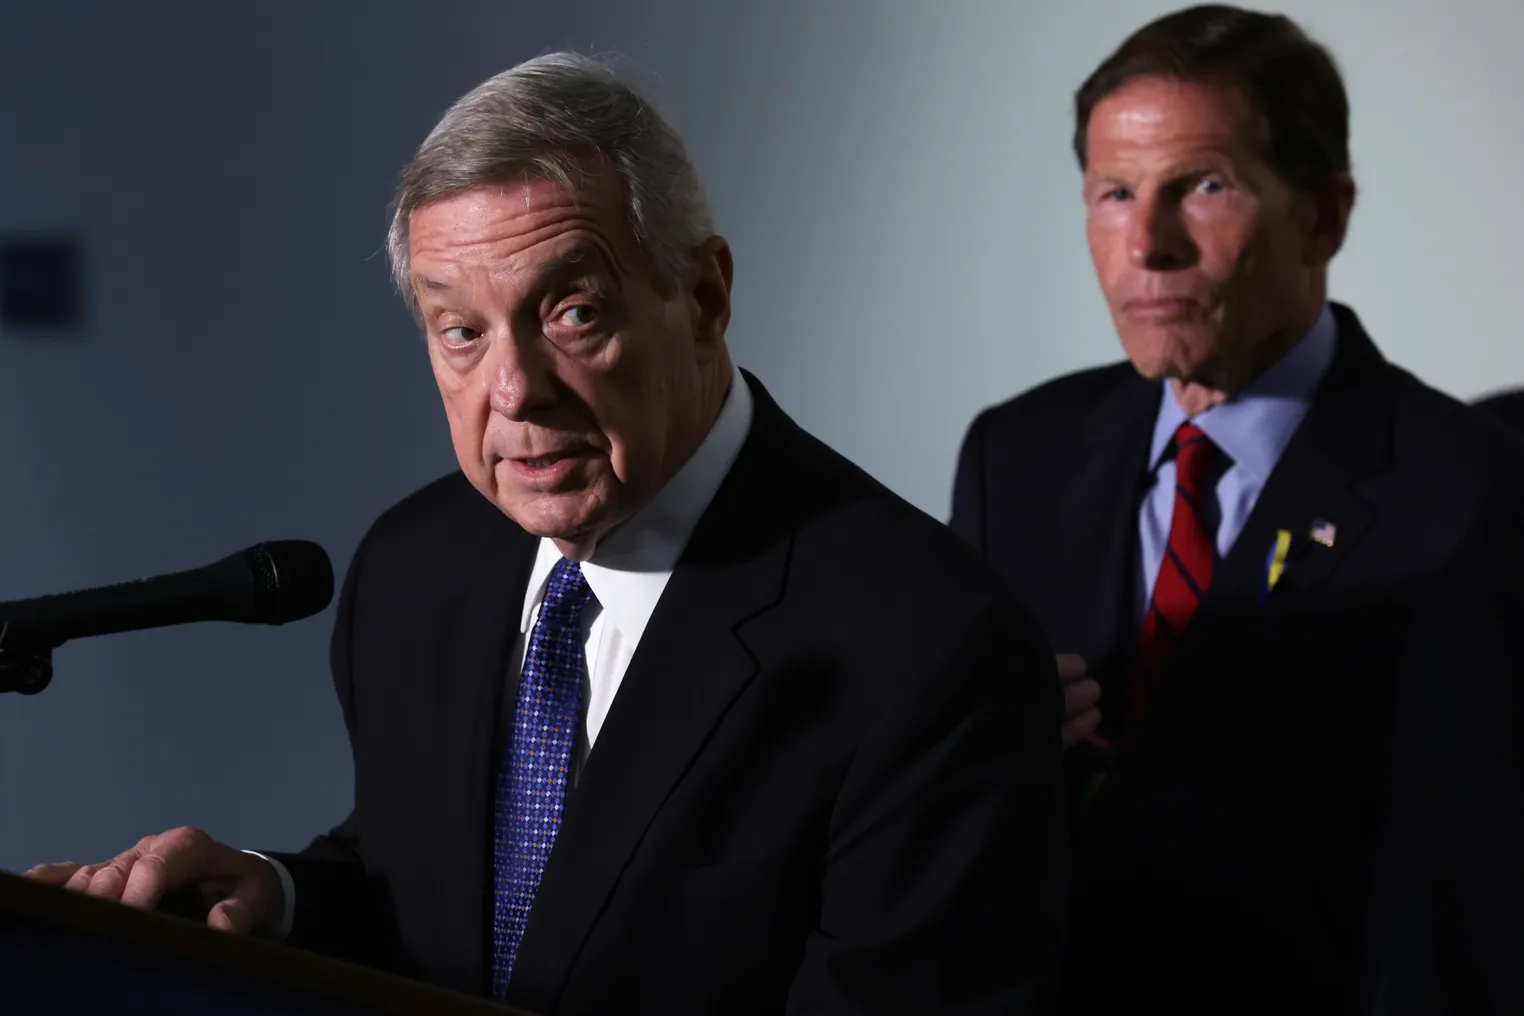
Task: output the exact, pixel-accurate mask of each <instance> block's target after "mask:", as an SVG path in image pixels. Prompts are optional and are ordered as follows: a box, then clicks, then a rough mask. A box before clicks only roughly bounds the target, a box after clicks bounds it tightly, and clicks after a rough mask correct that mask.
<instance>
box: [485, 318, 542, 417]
mask: <svg viewBox="0 0 1524 1016" xmlns="http://www.w3.org/2000/svg"><path fill="white" fill-rule="evenodd" d="M536 338H537V336H519V335H516V334H512V333H509V334H506V335H502V336H497V337H495V339H494V341H493V344H492V347H491V351H490V352H489V353H488V356H489V357H490V358H491V360H490V363H489V366H490V369H491V371H492V381H491V384H492V392H491V402H492V411H493V412H495V413H498V414H500V415H502V416H505V417H507V418H508V419H510V420H514V421H516V422H521V421H525V420H529V419H532V418H533V417H534V416H535V415H536V414H537V413H538V412H540V411H542V410H544V409H546V408H547V407H549V406H551V405H553V404H554V403H555V400H556V383H555V370H554V364H553V363H552V362H551V359H550V357H548V356H547V355H545V353H544V352H543V351H542V350H540V349H539V348H538V346H539V344H538V343H537V342H536V341H535V340H536Z"/></svg>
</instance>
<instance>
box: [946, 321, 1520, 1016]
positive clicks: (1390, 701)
mask: <svg viewBox="0 0 1524 1016" xmlns="http://www.w3.org/2000/svg"><path fill="white" fill-rule="evenodd" d="M1334 312H1335V315H1336V318H1337V321H1338V327H1339V340H1338V348H1337V351H1336V353H1335V357H1334V361H1333V363H1332V364H1331V366H1330V368H1329V370H1328V372H1327V374H1326V376H1325V378H1324V380H1323V382H1322V384H1321V386H1320V388H1319V390H1318V392H1317V394H1316V395H1315V397H1314V400H1313V404H1312V406H1311V408H1310V410H1309V411H1308V413H1307V416H1306V417H1305V418H1304V420H1303V422H1302V424H1301V425H1300V427H1299V429H1298V430H1297V432H1296V433H1295V434H1294V436H1293V437H1292V439H1291V442H1290V444H1289V445H1288V446H1287V448H1286V450H1285V452H1284V454H1283V455H1282V457H1281V459H1280V461H1279V463H1278V464H1277V466H1276V468H1275V470H1274V472H1273V473H1272V475H1271V476H1270V478H1269V481H1268V483H1267V484H1266V486H1265V488H1264V490H1263V491H1262V493H1261V494H1260V497H1259V499H1258V501H1257V503H1256V505H1255V507H1254V510H1253V512H1252V514H1251V516H1250V518H1249V520H1248V522H1247V524H1246V526H1245V527H1244V530H1243V532H1242V534H1241V535H1240V536H1239V538H1238V540H1237V541H1236V543H1235V544H1234V546H1233V548H1232V550H1231V552H1230V553H1229V555H1228V556H1227V558H1226V559H1225V560H1223V561H1222V562H1220V563H1219V565H1218V568H1217V572H1216V575H1215V578H1214V581H1213V583H1212V585H1211V587H1210V588H1209V589H1208V590H1207V592H1206V595H1205V599H1204V600H1203V602H1202V604H1201V605H1200V607H1199V609H1198V611H1197V613H1196V615H1195V617H1194V618H1193V620H1192V622H1191V624H1190V626H1189V628H1188V630H1187V631H1186V633H1185V635H1184V637H1183V639H1182V640H1181V641H1180V643H1179V644H1178V649H1177V651H1176V654H1175V656H1174V658H1173V660H1172V664H1171V667H1170V670H1169V673H1168V674H1167V675H1166V677H1165V679H1164V682H1163V686H1162V688H1161V689H1160V690H1159V691H1158V693H1157V694H1156V696H1155V697H1154V700H1153V706H1152V711H1151V714H1150V720H1149V723H1148V726H1147V728H1146V729H1145V730H1144V731H1142V732H1141V733H1140V734H1139V735H1138V736H1137V738H1136V739H1135V740H1134V741H1133V742H1132V743H1131V745H1130V746H1129V747H1128V748H1127V749H1125V750H1122V751H1120V752H1119V753H1118V754H1117V755H1116V757H1115V758H1114V759H1113V760H1111V762H1110V765H1111V770H1110V775H1109V776H1108V778H1107V780H1106V782H1105V784H1104V785H1103V789H1102V790H1101V792H1100V793H1099V794H1098V795H1097V796H1096V797H1095V798H1094V800H1093V801H1091V802H1090V804H1089V805H1088V807H1087V808H1086V810H1085V811H1084V812H1083V814H1082V815H1080V816H1079V817H1078V818H1077V819H1076V828H1075V834H1074V835H1075V850H1076V855H1075V868H1074V895H1075V899H1074V912H1073V915H1072V921H1073V927H1072V929H1071V941H1070V947H1069V951H1068V956H1067V960H1066V973H1065V976H1064V985H1065V987H1064V992H1063V994H1064V1008H1065V1011H1067V1012H1072V1013H1116V1012H1124V1011H1127V1012H1131V1011H1138V1012H1171V1013H1184V1012H1214V1013H1215V1012H1234V1013H1238V1014H1245V1013H1250V1014H1252V1013H1316V1012H1340V1013H1349V1012H1354V1011H1357V1008H1356V1007H1357V1005H1358V1004H1359V999H1360V998H1361V995H1362V992H1363V991H1366V990H1367V985H1368V974H1367V973H1366V972H1367V971H1368V970H1369V969H1370V965H1369V961H1368V959H1367V956H1368V950H1369V948H1370V947H1371V942H1372V938H1371V927H1370V921H1371V917H1370V907H1369V902H1370V899H1371V889H1370V886H1371V884H1372V882H1373V881H1374V880H1375V879H1377V877H1378V875H1377V872H1378V871H1388V870H1389V869H1386V868H1383V867H1382V858H1383V857H1385V856H1386V852H1387V851H1388V850H1389V844H1390V843H1391V842H1392V836H1393V834H1392V833H1391V832H1390V829H1391V826H1392V824H1393V821H1394V813H1393V810H1392V809H1391V807H1390V801H1391V800H1392V797H1393V796H1394V794H1396V793H1397V791H1396V790H1394V782H1393V781H1394V779H1395V777H1394V772H1395V769H1394V766H1393V758H1394V753H1396V754H1398V755H1401V754H1402V753H1403V752H1404V751H1407V752H1411V751H1412V750H1416V749H1414V748H1413V747H1412V746H1413V745H1414V744H1416V742H1413V741H1412V740H1411V739H1409V740H1408V742H1407V745H1406V746H1405V745H1404V744H1403V743H1399V741H1394V736H1393V732H1394V730H1396V729H1398V727H1399V724H1398V723H1397V721H1396V720H1395V719H1394V715H1395V710H1397V709H1398V708H1399V706H1398V701H1397V700H1398V699H1399V698H1402V700H1403V702H1404V703H1405V704H1404V705H1402V707H1401V708H1403V709H1408V710H1410V709H1411V708H1412V707H1411V705H1409V704H1406V703H1410V702H1411V701H1414V699H1413V695H1412V694H1411V693H1409V692H1406V691H1405V692H1404V693H1403V695H1402V696H1399V695H1398V694H1397V690H1398V689H1399V688H1408V687H1409V686H1410V685H1416V686H1422V687H1425V688H1427V689H1429V690H1430V691H1431V692H1432V691H1433V690H1434V689H1435V688H1436V687H1437V686H1441V685H1443V683H1444V681H1445V680H1446V679H1447V678H1448V677H1449V669H1448V668H1447V667H1444V666H1442V665H1441V661H1442V659H1443V654H1442V649H1443V648H1444V647H1445V646H1447V645H1449V643H1448V642H1447V641H1446V640H1445V636H1444V634H1443V632H1442V631H1439V630H1436V627H1435V625H1434V624H1433V623H1420V622H1425V621H1426V620H1427V619H1429V618H1432V617H1434V616H1435V615H1434V613H1433V609H1434V602H1433V599H1432V597H1431V592H1432V590H1433V589H1435V588H1438V587H1439V586H1440V585H1442V584H1451V585H1454V584H1457V583H1464V582H1465V581H1466V580H1467V577H1473V578H1474V577H1478V576H1482V575H1484V574H1486V575H1493V574H1495V570H1486V571H1484V569H1490V568H1491V565H1490V562H1492V561H1493V555H1494V553H1495V552H1498V551H1499V550H1500V549H1501V548H1506V547H1511V546H1512V545H1513V543H1512V541H1511V540H1507V539H1505V534H1507V533H1509V532H1510V531H1512V530H1517V529H1518V528H1519V527H1520V526H1521V524H1524V494H1521V491H1524V443H1520V442H1517V441H1513V440H1511V439H1510V437H1509V435H1507V434H1506V433H1504V431H1503V429H1502V428H1499V427H1496V426H1494V425H1491V424H1490V423H1489V422H1488V421H1486V420H1484V419H1483V418H1482V417H1481V416H1480V415H1479V414H1477V413H1475V412H1474V411H1473V410H1472V409H1470V408H1468V407H1466V406H1464V405H1462V404H1460V403H1459V402H1456V401H1455V400H1453V399H1450V398H1448V397H1447V396H1444V395H1442V394H1440V393H1439V392H1436V391H1434V390H1433V389H1431V388H1429V387H1427V386H1425V385H1423V384H1422V383H1420V382H1419V381H1417V380H1416V379H1415V378H1414V377H1412V376H1411V375H1410V374H1408V373H1406V372H1405V371H1402V370H1400V369H1399V368H1397V367H1395V366H1392V365H1391V364H1389V363H1388V362H1386V360H1385V359H1384V358H1383V357H1382V356H1381V354H1380V353H1379V352H1378V351H1377V349H1376V347H1375V345H1374V344H1373V343H1372V342H1371V340H1370V339H1369V338H1368V337H1367V335H1366V333H1365V331H1364V329H1363V328H1362V327H1361V325H1360V322H1359V320H1358V319H1357V318H1356V316H1355V314H1354V313H1353V312H1352V311H1350V310H1349V309H1348V308H1346V307H1342V306H1339V305H1335V306H1334ZM1161 394H1162V392H1161V386H1160V384H1159V383H1158V382H1150V381H1148V380H1146V379H1144V378H1142V377H1141V376H1139V375H1138V374H1137V373H1136V372H1135V371H1134V370H1133V369H1132V367H1131V366H1130V365H1128V364H1126V363H1123V364H1118V365H1116V366H1111V367H1105V368H1101V369H1098V370H1090V371H1085V372H1083V373H1079V374H1075V375H1072V376H1069V377H1065V378H1061V379H1059V380H1057V381H1054V382H1052V383H1049V384H1046V385H1043V386H1042V387H1039V388H1037V389H1035V390H1033V391H1030V392H1028V393H1026V394H1024V395H1021V396H1019V397H1018V398H1015V399H1013V400H1011V401H1009V402H1007V403H1005V404H1003V405H999V406H996V407H994V408H991V409H989V410H987V411H985V412H983V413H981V414H980V415H979V416H978V418H977V419H976V420H975V421H974V422H973V425H972V426H971V428H970V429H969V432H968V435H967V438H966V440H965V442H964V444H963V448H962V453H961V458H960V461H959V464H958V472H957V480H956V484H955V492H954V500H953V526H954V527H955V528H956V530H957V531H958V532H959V533H961V534H962V535H963V536H964V537H965V538H966V539H968V540H969V541H970V542H971V543H972V544H973V545H974V546H975V547H976V548H978V549H979V550H980V551H981V552H982V553H983V554H984V556H985V557H986V558H987V559H988V560H990V561H991V562H992V563H993V564H994V565H995V566H996V567H997V568H998V569H999V570H1000V572H1001V573H1002V574H1004V576H1005V577H1006V579H1007V581H1008V582H1009V584H1010V586H1011V588H1012V589H1013V590H1014V591H1015V592H1016V593H1017V594H1018V595H1019V596H1020V597H1021V598H1022V599H1023V600H1024V601H1025V602H1026V603H1028V604H1029V605H1030V606H1031V607H1032V609H1033V610H1035V611H1036V613H1037V615H1038V617H1039V618H1040V619H1041V622H1042V625H1043V627H1044V629H1045V630H1046V632H1047V634H1048V637H1049V639H1050V641H1051V642H1052V643H1053V646H1054V648H1055V649H1056V650H1058V651H1060V652H1073V653H1079V654H1080V655H1082V656H1084V657H1085V658H1086V660H1087V661H1088V663H1089V667H1090V670H1091V671H1092V673H1094V674H1096V675H1097V676H1098V677H1099V679H1100V682H1101V684H1102V686H1103V699H1102V712H1103V714H1105V712H1106V710H1107V705H1108V703H1109V704H1112V705H1116V704H1119V703H1123V702H1125V701H1126V691H1127V683H1128V679H1129V671H1130V668H1131V664H1132V660H1133V655H1134V653H1135V651H1136V637H1137V636H1136V632H1135V631H1134V623H1135V622H1134V618H1135V616H1136V609H1137V608H1136V604H1135V603H1134V597H1135V596H1136V595H1137V589H1138V588H1139V586H1138V583H1137V579H1138V575H1137V569H1138V567H1139V564H1138V559H1139V550H1138V537H1137V528H1138V523H1137V518H1138V510H1139V504H1140V499H1141V496H1142V493H1143V491H1144V489H1145V485H1146V483H1147V480H1148V474H1147V461H1146V459H1147V453H1148V445H1149V439H1150V435H1151V433H1152V429H1153V421H1154V416H1155V413H1156V411H1157V408H1158V405H1159V400H1160V397H1161ZM1318 520H1323V521H1327V522H1331V523H1333V524H1334V527H1335V536H1334V539H1333V545H1332V546H1325V545H1323V544H1322V543H1320V542H1317V541H1314V540H1313V539H1311V538H1310V531H1311V529H1312V526H1313V524H1314V522H1315V521H1318ZM1280 529H1285V530H1289V531H1290V532H1291V533H1292V534H1294V542H1293V544H1292V548H1291V551H1290V556H1289V559H1288V562H1287V566H1286V569H1285V571H1284V574H1283V577H1282V578H1281V579H1280V580H1279V583H1278V584H1277V585H1276V586H1275V587H1274V590H1273V592H1271V593H1270V594H1269V595H1268V596H1265V595H1264V591H1265V568H1266V559H1267V553H1268V551H1269V549H1270V547H1271V546H1272V544H1273V542H1274V540H1275V536H1276V532H1277V530H1280ZM1514 564H1515V565H1520V566H1521V567H1524V562H1519V561H1515V562H1514ZM1515 574H1516V575H1518V574H1521V572H1516V573H1515ZM1514 581H1517V579H1515V580H1514ZM1419 633H1422V637H1424V638H1428V639H1430V640H1431V644H1429V645H1427V646H1425V647H1423V650H1422V651H1421V652H1420V651H1419V650H1418V649H1416V648H1415V646H1414V643H1415V639H1417V638H1419V637H1420V635H1419ZM1432 640H1439V641H1437V642H1435V641H1432ZM1499 652H1500V653H1501V652H1503V650H1501V649H1500V650H1499ZM1420 660H1421V661H1422V662H1421V663H1420V662H1419V661H1420ZM1420 671H1421V672H1420ZM1413 722H1415V718H1414V717H1413V716H1411V715H1409V716H1408V717H1407V718H1406V719H1405V720H1404V722H1403V724H1402V726H1403V728H1404V729H1406V727H1407V726H1411V725H1412V723H1413ZM1446 736H1447V737H1452V738H1459V737H1463V736H1464V732H1463V731H1460V730H1455V731H1453V732H1451V733H1450V734H1448V735H1446ZM1425 743H1426V744H1428V743H1429V742H1427V741H1426V742H1425ZM1086 757H1087V756H1086V755H1085V754H1084V752H1078V753H1077V752H1073V751H1071V752H1070V760H1071V761H1072V760H1074V759H1084V758H1086ZM1404 758H1406V760H1407V761H1412V760H1411V758H1410V756H1404ZM1420 769H1421V767H1420ZM1515 803H1519V802H1515ZM1424 863H1425V864H1428V865H1430V868H1429V869H1428V872H1429V874H1431V875H1433V876H1434V877H1445V876H1447V875H1448V874H1453V871H1454V869H1455V868H1456V867H1457V866H1459V865H1461V864H1462V863H1463V862H1462V861H1461V860H1460V859H1458V858H1452V859H1450V860H1449V861H1447V862H1444V863H1441V860H1440V858H1438V857H1437V856H1431V857H1429V858H1428V859H1427V860H1426V861H1425V862H1424ZM1434 865H1439V867H1438V868H1435V867H1434ZM1395 870H1396V869H1390V871H1395ZM1410 870H1411V869H1410ZM1392 877H1394V878H1400V877H1401V876H1397V875H1393V876H1392ZM1382 948H1383V949H1386V950H1387V951H1388V952H1390V945H1389V944H1386V945H1383V946H1382ZM1413 976H1415V977H1416V976H1419V975H1418V974H1417V973H1416V972H1415V973H1414V974H1413ZM1434 976H1436V977H1439V976H1442V975H1440V974H1435V975H1434ZM1443 976H1448V975H1443Z"/></svg>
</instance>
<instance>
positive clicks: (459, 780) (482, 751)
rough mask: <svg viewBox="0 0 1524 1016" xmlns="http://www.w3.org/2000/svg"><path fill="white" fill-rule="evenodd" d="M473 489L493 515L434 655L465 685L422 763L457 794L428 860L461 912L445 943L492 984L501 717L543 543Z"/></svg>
mask: <svg viewBox="0 0 1524 1016" xmlns="http://www.w3.org/2000/svg"><path fill="white" fill-rule="evenodd" d="M470 496H471V497H472V498H475V499H476V500H477V501H481V502H482V508H483V509H484V510H485V512H488V513H490V515H488V516H487V519H488V521H487V523H486V527H485V528H484V529H482V530H477V529H474V528H472V529H470V530H469V531H470V532H471V533H472V534H473V537H474V538H473V539H471V540H470V541H469V543H470V549H471V553H470V556H469V557H465V556H464V555H462V558H461V560H462V566H463V567H464V568H465V569H467V571H466V573H465V575H464V576H463V580H462V582H461V585H460V587H459V589H458V590H456V592H455V594H454V595H453V596H451V597H450V598H449V599H448V601H447V602H446V605H445V608H444V609H445V611H446V613H447V615H448V622H447V625H446V626H445V630H448V631H452V632H454V635H453V636H452V637H450V638H446V639H442V640H441V641H440V646H441V647H443V648H442V655H441V657H440V659H439V660H438V661H437V662H438V672H439V674H441V675H443V674H455V675H459V679H458V680H459V693H458V698H457V700H456V702H455V703H454V704H452V706H451V707H450V709H449V715H450V716H451V717H453V720H452V722H451V724H450V727H449V729H448V730H447V731H445V732H444V733H443V736H442V739H441V741H440V743H439V745H438V749H437V755H435V757H434V758H432V759H420V760H418V763H417V764H419V765H430V766H433V767H437V769H438V773H439V775H438V777H437V778H436V779H437V783H438V785H439V786H443V787H449V788H452V791H451V793H450V794H449V795H447V796H446V798H445V800H448V801H450V802H452V807H451V811H450V812H448V813H447V814H446V821H447V822H448V823H449V825H448V827H447V828H441V829H438V830H436V832H435V833H434V834H432V835H431V838H430V843H431V850H432V851H433V853H432V854H431V856H430V858H429V863H428V867H429V869H430V870H431V871H432V872H433V873H434V875H433V877H434V879H435V881H434V891H435V892H436V893H437V894H438V896H439V904H438V911H439V912H440V913H446V914H451V915H459V916H458V918H452V919H453V920H458V922H459V923H458V924H456V925H455V926H454V927H453V928H452V930H451V932H450V934H451V937H452V938H456V937H458V939H459V945H457V946H455V947H453V948H450V949H449V950H448V951H447V950H446V949H443V948H441V949H440V950H439V952H440V953H441V954H447V955H455V956H469V957H472V958H473V963H472V966H473V968H474V969H473V970H470V971H463V972H462V986H468V985H485V984H486V983H487V979H486V970H487V967H486V963H487V960H488V957H489V955H490V953H489V951H488V946H489V943H490V937H489V936H484V935H483V929H485V928H488V927H490V924H491V918H492V898H493V877H492V876H493V872H492V860H491V858H492V840H493V829H492V823H493V797H494V788H495V783H496V777H497V772H498V767H499V760H500V759H501V758H502V743H501V739H500V735H501V734H502V732H503V731H502V727H503V724H502V723H501V722H499V721H500V718H501V717H502V716H503V705H504V696H505V695H506V694H512V689H511V688H510V687H509V684H510V681H511V679H512V676H513V671H512V668H511V667H510V666H509V664H510V654H511V652H512V649H513V646H514V642H515V640H516V639H517V637H518V634H519V618H520V615H521V614H522V612H523V608H524V595H525V587H526V586H527V584H528V582H529V572H530V569H531V567H532V566H533V564H534V555H535V550H536V548H537V546H538V542H539V541H537V540H536V539H535V538H534V537H532V536H530V535H529V534H528V533H525V532H524V531H523V530H522V529H520V528H519V527H517V526H516V525H514V524H513V522H512V521H511V520H509V519H508V518H507V517H506V516H504V515H503V514H502V513H501V512H500V511H499V510H498V508H497V507H496V506H494V505H491V504H488V503H486V502H485V501H484V500H483V499H482V498H481V497H480V495H478V494H477V493H476V492H475V491H471V493H470ZM473 508H475V504H473ZM446 654H447V655H446ZM454 802H459V803H458V805H456V804H454ZM473 974H474V976H471V975H473Z"/></svg>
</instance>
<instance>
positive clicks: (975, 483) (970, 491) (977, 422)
mask: <svg viewBox="0 0 1524 1016" xmlns="http://www.w3.org/2000/svg"><path fill="white" fill-rule="evenodd" d="M988 415H989V414H988V413H981V414H979V415H978V416H977V417H975V418H974V422H973V423H972V424H970V425H969V428H968V433H967V434H965V435H964V436H963V446H962V448H960V449H959V451H958V471H957V474H956V475H955V476H954V477H953V499H952V521H951V523H950V524H951V526H952V530H953V532H955V533H957V534H958V535H959V536H961V537H963V539H964V540H966V541H968V543H970V544H972V545H973V547H974V548H975V549H976V550H978V551H979V552H980V553H981V554H982V553H984V552H985V549H986V548H985V545H984V511H985V506H984V433H985V428H986V427H987V421H988Z"/></svg>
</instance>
